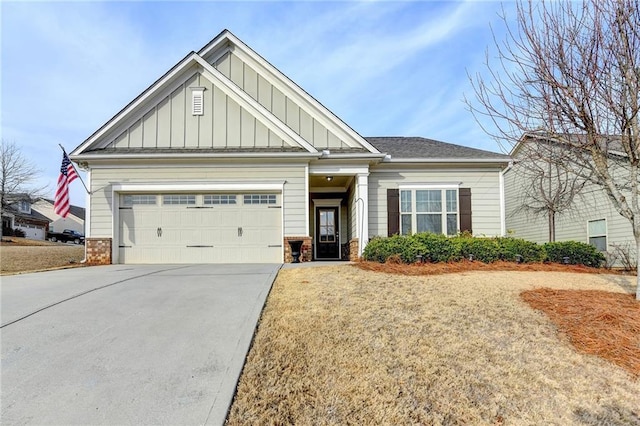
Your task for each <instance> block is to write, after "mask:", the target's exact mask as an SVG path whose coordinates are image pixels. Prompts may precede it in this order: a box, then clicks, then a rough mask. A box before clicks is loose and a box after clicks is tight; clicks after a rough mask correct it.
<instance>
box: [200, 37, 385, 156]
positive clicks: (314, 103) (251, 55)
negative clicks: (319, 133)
mask: <svg viewBox="0 0 640 426" xmlns="http://www.w3.org/2000/svg"><path fill="white" fill-rule="evenodd" d="M224 37H225V38H226V39H227V40H229V41H230V42H231V43H232V44H234V45H235V46H236V47H239V48H238V49H234V54H236V55H238V57H240V59H242V60H244V61H245V62H247V61H246V59H250V60H251V62H253V63H255V64H258V65H260V67H261V68H262V70H263V71H266V72H267V73H266V75H265V74H264V73H261V75H262V77H263V78H265V79H266V80H267V81H268V82H269V83H271V84H273V85H274V86H275V87H277V88H278V89H279V90H280V91H282V92H283V93H287V94H291V95H293V96H294V97H295V98H297V99H296V100H297V101H298V102H300V101H303V102H304V103H306V104H308V105H310V106H311V107H312V108H313V109H314V110H315V111H314V112H315V113H316V114H314V115H313V118H314V119H316V120H318V121H319V122H320V123H321V124H322V125H323V126H325V127H326V128H328V129H330V130H333V131H334V132H335V131H336V130H339V131H340V133H344V134H346V135H347V136H349V137H351V138H352V139H354V140H355V141H356V142H357V143H358V144H359V145H361V146H362V147H364V148H366V149H367V150H368V151H370V152H371V153H374V154H377V153H379V152H380V151H378V149H377V148H376V147H374V146H373V145H371V144H370V143H369V142H367V140H366V139H365V138H363V137H362V136H360V135H359V134H358V133H357V132H356V131H355V130H353V129H352V128H351V127H349V126H348V125H347V124H346V123H345V122H344V121H342V120H341V119H340V118H339V117H338V116H337V115H335V114H334V113H333V112H331V111H330V110H329V109H328V108H327V107H325V106H324V105H322V104H321V103H320V102H319V101H318V100H317V99H315V98H314V97H312V96H311V95H309V94H308V93H307V92H306V91H305V90H304V89H303V88H301V87H300V86H299V85H297V84H296V83H295V82H294V81H293V80H291V79H290V78H289V77H287V76H286V75H285V74H283V73H282V72H281V71H279V70H278V69H277V68H276V67H274V66H273V65H271V64H270V63H269V62H268V61H267V60H265V59H264V58H263V57H262V56H260V55H259V54H258V53H256V52H255V51H254V50H253V49H251V48H250V47H249V46H247V45H246V44H245V43H244V42H243V41H242V40H240V39H239V38H237V37H236V36H235V35H233V34H232V33H231V32H228V31H227V32H226V33H225V34H224ZM211 49H213V46H211V47H210V48H209V49H206V50H205V51H200V52H199V53H200V54H201V56H204V55H206V54H207V53H208V52H209V51H210V50H211Z"/></svg>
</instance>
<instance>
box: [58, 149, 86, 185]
mask: <svg viewBox="0 0 640 426" xmlns="http://www.w3.org/2000/svg"><path fill="white" fill-rule="evenodd" d="M58 146H59V147H60V149H61V150H62V152H63V153H64V155H66V156H67V157H68V155H67V151H65V150H64V147H63V146H62V144H60V143H59V144H58ZM71 166H72V167H73V170H75V171H76V174H77V175H78V179H80V182H82V186H84V190H85V191H87V194H89V195H91V191H89V189H88V188H87V185H85V183H84V180H82V176H80V173H78V169H76V165H75V164H73V161H72V162H71Z"/></svg>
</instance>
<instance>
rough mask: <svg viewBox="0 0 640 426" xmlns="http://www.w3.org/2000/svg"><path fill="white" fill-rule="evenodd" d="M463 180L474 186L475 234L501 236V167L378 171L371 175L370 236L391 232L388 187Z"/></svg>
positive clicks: (471, 186)
mask: <svg viewBox="0 0 640 426" xmlns="http://www.w3.org/2000/svg"><path fill="white" fill-rule="evenodd" d="M442 183H456V184H457V183H459V184H460V186H459V187H460V188H470V189H471V211H472V223H473V226H472V228H473V234H474V235H477V236H483V235H486V236H496V235H500V234H501V232H502V230H501V218H500V169H498V168H490V169H489V168H487V169H474V170H464V169H450V170H448V169H431V170H410V169H407V170H393V171H392V170H378V171H377V170H375V169H372V171H371V174H370V175H369V237H374V236H386V235H387V189H393V188H398V187H399V186H402V185H408V184H425V185H438V184H442Z"/></svg>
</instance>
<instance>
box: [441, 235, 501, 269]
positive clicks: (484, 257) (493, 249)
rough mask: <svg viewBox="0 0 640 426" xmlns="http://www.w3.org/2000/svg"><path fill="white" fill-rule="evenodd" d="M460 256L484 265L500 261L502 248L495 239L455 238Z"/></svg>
mask: <svg viewBox="0 0 640 426" xmlns="http://www.w3.org/2000/svg"><path fill="white" fill-rule="evenodd" d="M452 239H453V240H454V244H455V245H456V246H457V248H458V253H459V256H460V257H462V258H463V259H470V260H477V261H480V262H484V263H491V262H495V261H496V260H498V259H500V246H499V245H498V243H497V242H496V240H495V239H494V238H473V237H472V238H469V237H465V236H458V237H453V238H452Z"/></svg>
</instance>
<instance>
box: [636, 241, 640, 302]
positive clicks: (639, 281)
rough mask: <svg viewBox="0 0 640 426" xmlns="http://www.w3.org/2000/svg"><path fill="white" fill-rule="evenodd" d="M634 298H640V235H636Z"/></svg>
mask: <svg viewBox="0 0 640 426" xmlns="http://www.w3.org/2000/svg"><path fill="white" fill-rule="evenodd" d="M636 300H640V236H638V237H636Z"/></svg>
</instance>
